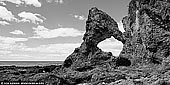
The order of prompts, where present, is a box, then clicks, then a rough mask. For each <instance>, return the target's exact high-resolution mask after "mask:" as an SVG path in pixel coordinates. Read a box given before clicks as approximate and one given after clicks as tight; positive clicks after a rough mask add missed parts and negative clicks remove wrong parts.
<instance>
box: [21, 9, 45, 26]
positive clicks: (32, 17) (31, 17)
mask: <svg viewBox="0 0 170 85" xmlns="http://www.w3.org/2000/svg"><path fill="white" fill-rule="evenodd" d="M18 16H19V17H21V18H22V20H20V21H22V22H32V23H34V24H39V23H42V22H43V21H44V20H45V19H46V18H45V17H43V16H41V15H40V14H36V13H35V14H34V13H31V12H25V11H24V12H21V13H19V14H18Z"/></svg>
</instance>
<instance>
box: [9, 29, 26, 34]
mask: <svg viewBox="0 0 170 85" xmlns="http://www.w3.org/2000/svg"><path fill="white" fill-rule="evenodd" d="M10 33H11V34H15V35H25V33H24V32H22V31H21V30H14V31H12V32H10Z"/></svg>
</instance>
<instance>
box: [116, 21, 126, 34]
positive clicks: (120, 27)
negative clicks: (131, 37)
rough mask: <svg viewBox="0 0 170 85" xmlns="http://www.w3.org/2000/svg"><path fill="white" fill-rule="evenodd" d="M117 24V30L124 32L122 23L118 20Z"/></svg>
mask: <svg viewBox="0 0 170 85" xmlns="http://www.w3.org/2000/svg"><path fill="white" fill-rule="evenodd" d="M117 24H118V27H119V30H120V31H121V32H125V30H124V28H123V23H122V22H121V21H120V22H118V23H117Z"/></svg>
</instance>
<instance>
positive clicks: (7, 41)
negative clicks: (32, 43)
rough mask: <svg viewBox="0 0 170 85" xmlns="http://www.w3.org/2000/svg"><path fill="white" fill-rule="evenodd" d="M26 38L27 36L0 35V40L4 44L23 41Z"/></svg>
mask: <svg viewBox="0 0 170 85" xmlns="http://www.w3.org/2000/svg"><path fill="white" fill-rule="evenodd" d="M27 40H28V39H27V38H12V37H3V36H0V41H1V42H2V43H6V44H15V43H16V42H23V41H27Z"/></svg>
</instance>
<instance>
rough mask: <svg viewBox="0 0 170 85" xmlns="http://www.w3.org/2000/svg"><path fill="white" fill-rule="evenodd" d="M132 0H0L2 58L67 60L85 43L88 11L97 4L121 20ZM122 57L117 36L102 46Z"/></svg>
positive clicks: (3, 59) (101, 45)
mask: <svg viewBox="0 0 170 85" xmlns="http://www.w3.org/2000/svg"><path fill="white" fill-rule="evenodd" d="M129 1H130V0H0V61H64V60H65V58H66V57H67V56H68V55H70V54H71V53H72V52H73V51H74V49H75V48H77V47H79V46H80V44H81V43H82V42H83V41H82V37H83V34H84V32H85V29H86V28H85V22H86V19H87V16H88V10H89V9H90V8H91V7H97V8H99V9H101V10H103V11H104V12H106V13H107V14H109V15H110V16H111V17H112V18H113V19H115V21H117V23H118V25H119V29H120V30H121V31H122V32H124V30H123V26H122V23H121V20H122V18H123V17H124V16H125V15H127V9H128V3H129ZM98 47H99V48H101V49H102V50H103V51H106V52H112V53H113V55H115V56H118V55H119V53H120V51H121V49H122V47H123V44H122V43H121V42H119V41H117V40H115V39H114V38H113V37H112V38H110V39H107V40H105V41H102V42H101V43H99V45H98Z"/></svg>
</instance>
